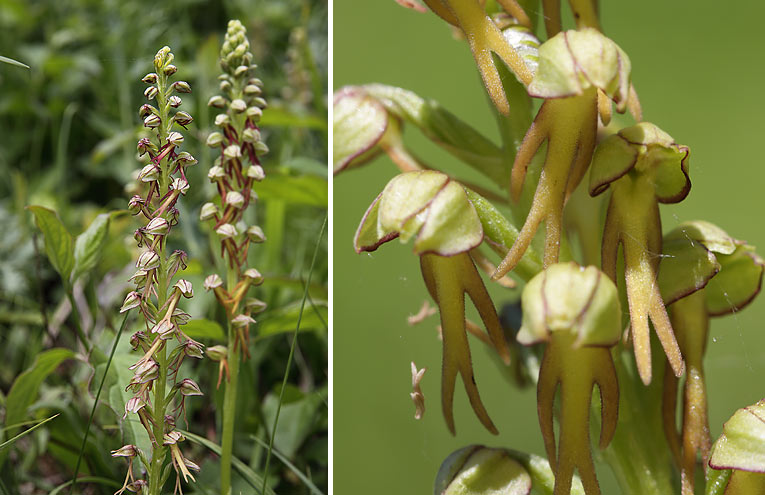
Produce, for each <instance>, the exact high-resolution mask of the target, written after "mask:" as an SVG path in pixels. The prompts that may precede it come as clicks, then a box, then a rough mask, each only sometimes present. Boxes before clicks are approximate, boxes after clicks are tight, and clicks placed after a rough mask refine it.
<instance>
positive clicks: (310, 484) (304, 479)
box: [250, 435, 324, 495]
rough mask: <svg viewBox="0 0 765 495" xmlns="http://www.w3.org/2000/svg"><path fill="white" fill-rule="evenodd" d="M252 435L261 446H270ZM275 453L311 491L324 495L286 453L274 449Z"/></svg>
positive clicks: (317, 494)
mask: <svg viewBox="0 0 765 495" xmlns="http://www.w3.org/2000/svg"><path fill="white" fill-rule="evenodd" d="M250 437H251V438H252V439H253V440H255V441H256V442H258V444H260V446H261V447H265V448H268V444H267V443H266V442H264V441H263V440H261V439H260V438H258V437H256V436H255V435H250ZM273 453H274V455H275V456H276V458H277V459H279V460H280V461H282V462H283V463H284V465H285V466H287V467H288V468H289V470H290V471H292V472H293V473H295V476H297V477H298V479H299V480H300V481H302V482H303V484H304V485H305V486H306V487H307V488H308V489H309V490H310V491H311V493H314V494H316V495H324V494H323V492H322V491H321V490H319V488H318V487H317V486H316V485H314V484H313V482H312V481H311V480H310V479H308V476H306V475H305V474H303V472H302V471H300V469H298V468H297V466H295V465H294V464H292V463H291V462H290V460H289V459H287V458H286V457H285V456H284V455H282V454H281V453H280V452H279V451H278V450H274V451H273Z"/></svg>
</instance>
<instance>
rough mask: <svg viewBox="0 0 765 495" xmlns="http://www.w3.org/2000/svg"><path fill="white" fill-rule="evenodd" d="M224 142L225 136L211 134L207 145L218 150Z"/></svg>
mask: <svg viewBox="0 0 765 495" xmlns="http://www.w3.org/2000/svg"><path fill="white" fill-rule="evenodd" d="M222 142H223V134H221V133H220V132H211V133H210V135H209V136H207V141H206V144H207V146H209V147H210V148H217V147H218V146H220V144H221V143H222Z"/></svg>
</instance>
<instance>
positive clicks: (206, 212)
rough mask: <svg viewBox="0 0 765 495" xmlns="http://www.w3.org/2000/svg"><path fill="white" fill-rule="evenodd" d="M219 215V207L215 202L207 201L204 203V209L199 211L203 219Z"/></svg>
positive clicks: (200, 217)
mask: <svg viewBox="0 0 765 495" xmlns="http://www.w3.org/2000/svg"><path fill="white" fill-rule="evenodd" d="M217 215H218V207H217V206H215V204H214V203H205V204H204V205H202V211H200V213H199V219H200V220H201V221H203V222H204V221H206V220H211V219H214V218H215V217H216V216H217Z"/></svg>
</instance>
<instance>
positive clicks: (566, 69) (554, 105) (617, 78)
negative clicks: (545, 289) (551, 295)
mask: <svg viewBox="0 0 765 495" xmlns="http://www.w3.org/2000/svg"><path fill="white" fill-rule="evenodd" d="M629 77H630V61H629V58H627V55H626V54H625V53H624V52H623V51H622V49H621V48H619V47H618V46H617V45H616V44H615V43H614V42H613V41H611V40H609V39H608V38H606V37H605V36H603V35H602V34H600V33H599V32H598V31H596V30H594V29H585V30H583V31H566V32H563V33H559V34H558V35H556V36H555V37H554V38H552V39H550V40H548V41H547V42H545V43H544V44H542V46H541V47H540V48H539V69H538V71H537V73H536V75H535V76H534V80H533V81H532V82H531V84H530V85H529V88H528V91H529V94H530V95H531V96H535V97H540V98H545V102H544V103H543V104H542V107H541V108H540V109H539V113H537V116H536V118H535V119H534V123H533V124H532V125H531V127H530V128H529V130H528V132H527V133H526V136H525V137H524V138H523V143H522V144H521V147H520V149H519V150H518V154H517V155H516V157H515V162H514V163H513V171H512V176H511V179H510V193H511V196H512V198H513V200H515V201H518V199H519V198H520V196H521V191H522V188H523V183H524V181H525V179H526V171H527V169H528V167H529V164H530V163H531V160H532V158H534V155H535V154H536V153H537V151H538V150H539V148H540V147H541V146H542V144H543V143H544V142H545V141H547V143H548V144H547V154H546V156H545V162H544V165H543V168H542V173H541V175H540V177H539V183H538V184H537V187H536V191H535V193H534V198H533V200H532V205H531V209H530V210H529V214H528V216H527V217H526V222H525V223H524V225H523V228H522V229H521V233H520V235H519V236H518V239H517V240H516V241H515V243H514V244H513V247H512V248H511V249H510V251H509V252H508V253H507V256H505V259H503V260H502V262H501V263H500V265H499V267H497V270H496V272H495V273H494V275H493V278H495V279H498V278H500V277H502V276H503V275H505V274H506V273H507V272H509V271H510V270H512V269H513V268H515V265H516V264H517V263H518V261H519V260H520V259H521V257H522V256H523V253H525V252H526V249H527V248H528V247H529V245H530V244H531V241H532V240H533V239H534V236H535V235H536V232H537V229H538V228H539V225H540V224H541V223H542V222H545V250H544V266H545V267H547V266H550V265H552V264H553V263H556V262H557V261H558V253H559V250H560V240H561V230H562V223H563V206H564V205H565V203H566V201H567V200H568V197H569V196H570V195H571V193H572V192H573V191H574V189H575V188H576V186H577V185H579V182H580V181H581V180H582V178H583V177H584V175H585V173H586V172H587V167H588V166H589V164H590V160H591V158H592V153H593V150H594V149H595V137H596V131H597V123H598V90H601V91H603V92H604V93H605V94H606V95H608V97H609V98H612V99H613V100H614V101H616V102H617V110H619V111H623V110H624V104H626V101H627V94H628V90H629Z"/></svg>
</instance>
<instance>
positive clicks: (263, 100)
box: [250, 97, 268, 108]
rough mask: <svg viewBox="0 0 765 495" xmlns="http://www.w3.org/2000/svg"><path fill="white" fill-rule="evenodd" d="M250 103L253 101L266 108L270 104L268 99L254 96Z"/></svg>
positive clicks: (257, 105) (256, 104)
mask: <svg viewBox="0 0 765 495" xmlns="http://www.w3.org/2000/svg"><path fill="white" fill-rule="evenodd" d="M250 103H252V104H253V105H255V106H256V107H259V108H266V107H267V106H268V103H267V102H266V100H265V99H263V98H260V97H255V98H253V99H252V101H251V102H250Z"/></svg>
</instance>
